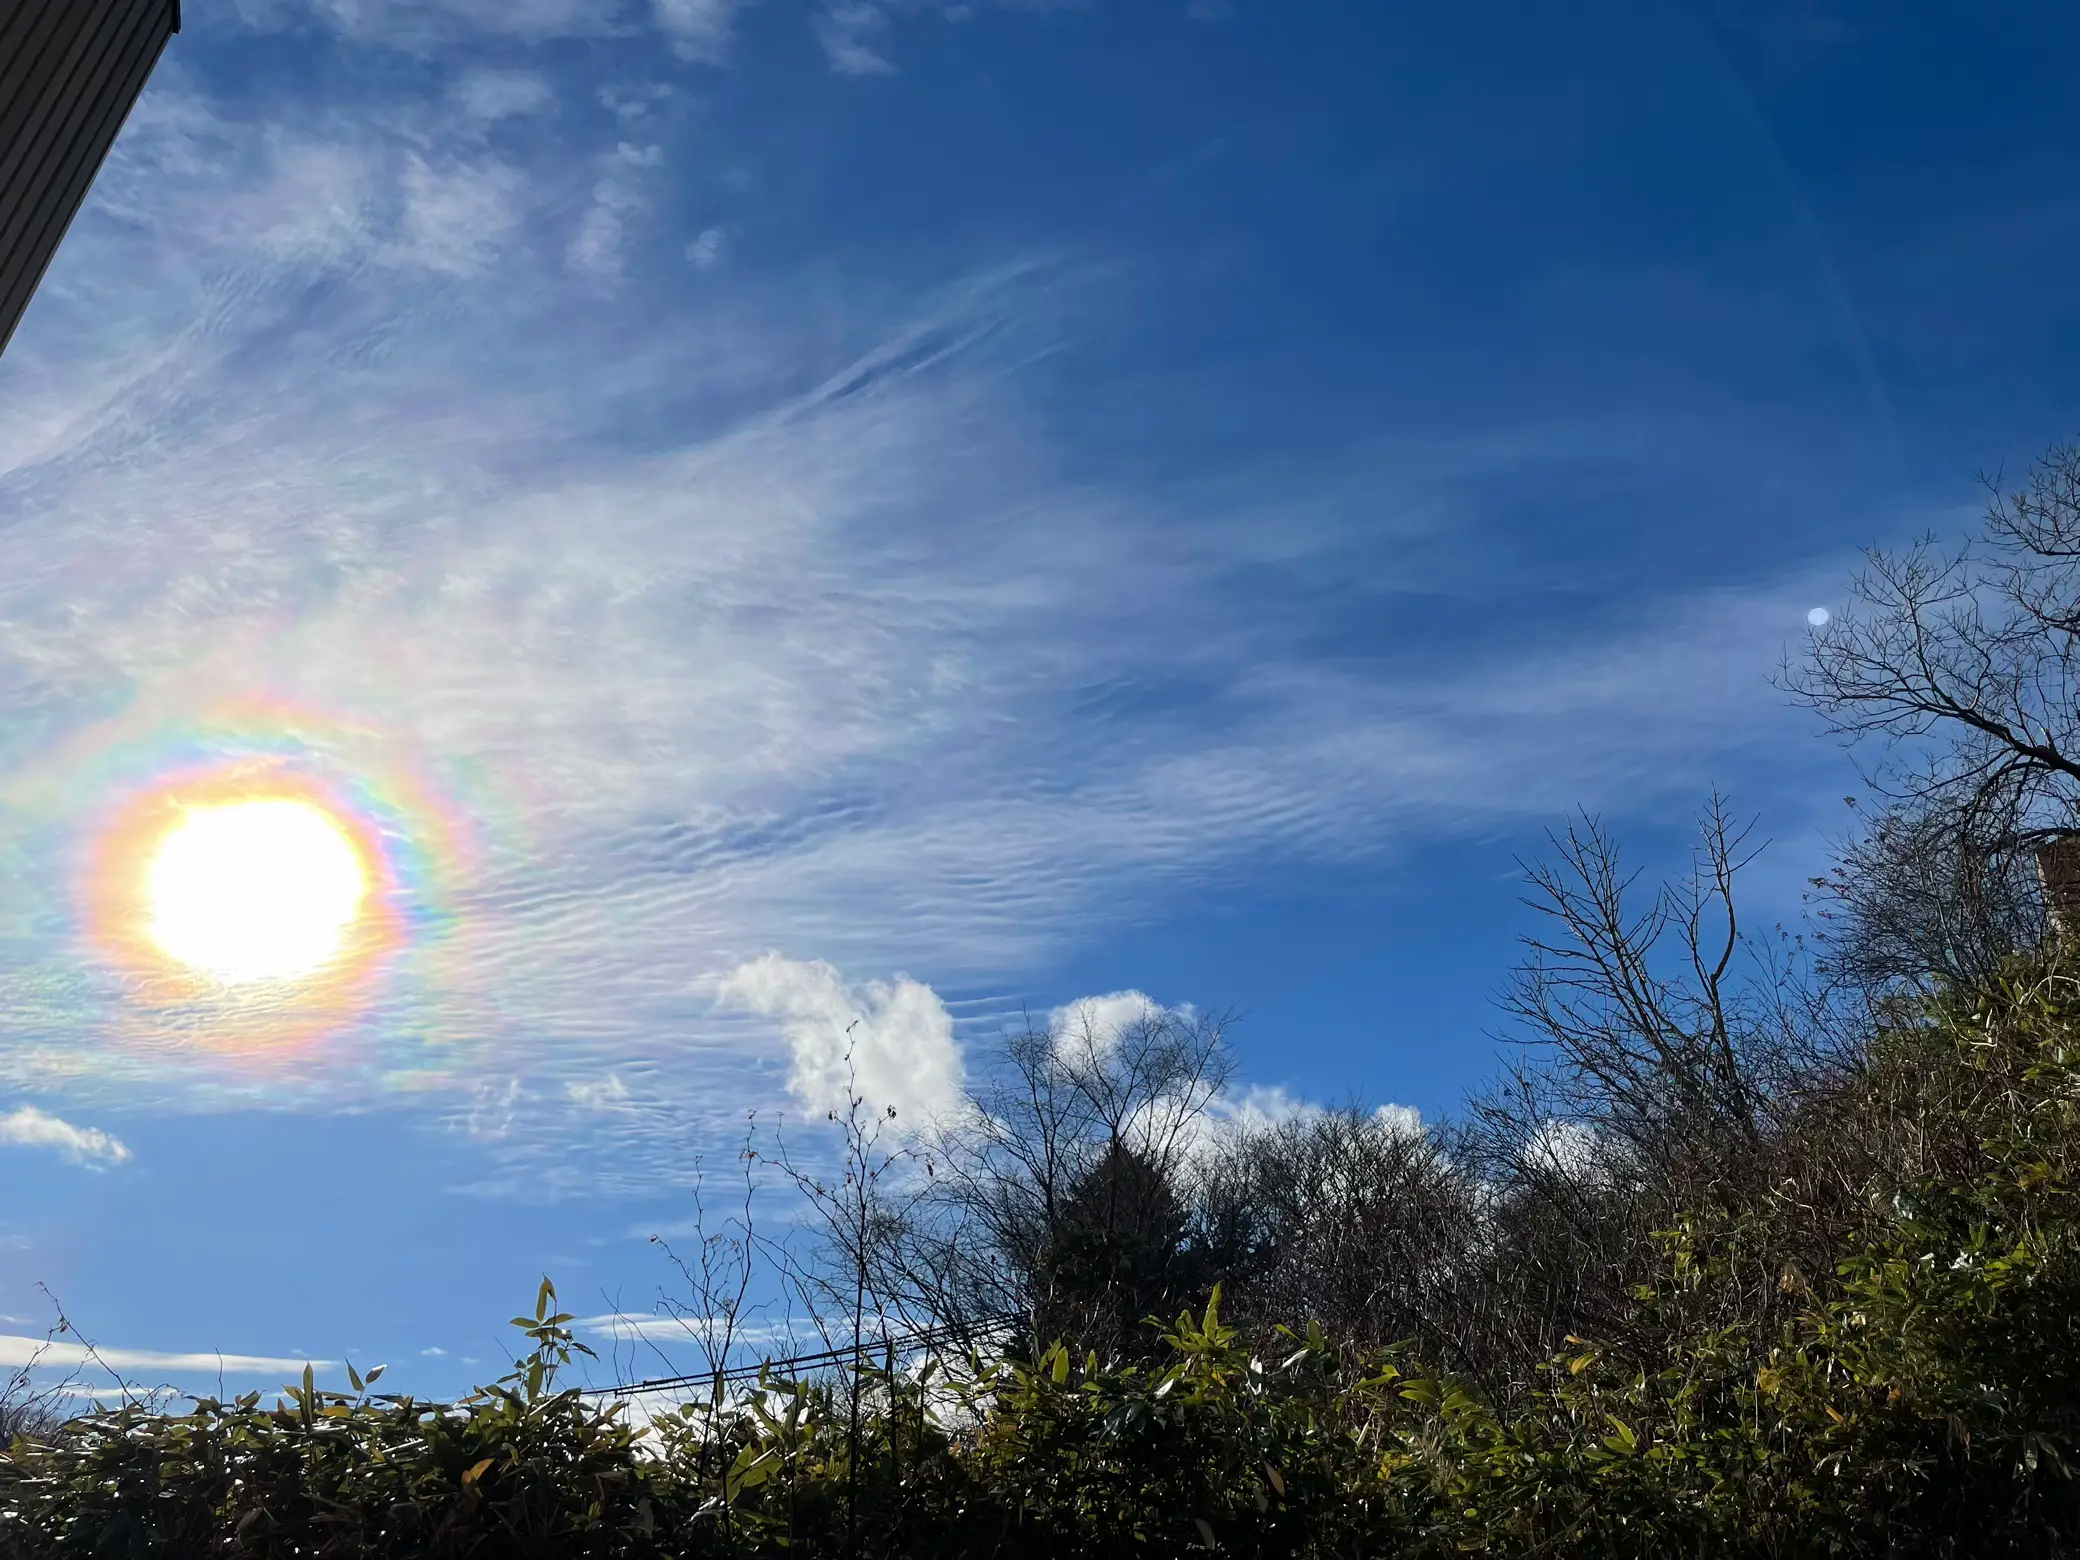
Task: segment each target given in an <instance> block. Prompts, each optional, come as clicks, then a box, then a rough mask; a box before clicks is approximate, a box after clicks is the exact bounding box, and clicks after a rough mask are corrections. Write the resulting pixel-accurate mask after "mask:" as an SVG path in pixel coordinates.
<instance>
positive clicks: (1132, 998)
mask: <svg viewBox="0 0 2080 1560" xmlns="http://www.w3.org/2000/svg"><path fill="white" fill-rule="evenodd" d="M1179 1013H1180V1016H1188V1010H1185V1009H1180V1010H1179ZM1169 1015H1170V1010H1169V1009H1168V1008H1166V1007H1164V1006H1163V1005H1162V1003H1160V1002H1158V1001H1156V1000H1155V998H1153V997H1151V996H1150V995H1149V994H1148V993H1147V992H1145V991H1111V992H1107V993H1106V994H1105V995H1104V996H1102V997H1078V998H1077V999H1076V1000H1075V1001H1074V1002H1065V1003H1063V1004H1062V1005H1061V1006H1060V1007H1058V1008H1056V1009H1055V1010H1054V1011H1053V1012H1052V1013H1050V1014H1048V1015H1047V1032H1048V1034H1050V1035H1052V1036H1053V1037H1054V1043H1055V1046H1056V1048H1057V1050H1060V1049H1062V1048H1065V1047H1076V1048H1078V1049H1081V1050H1086V1051H1089V1052H1091V1053H1093V1054H1103V1053H1104V1052H1106V1051H1110V1050H1111V1049H1112V1048H1113V1047H1114V1046H1116V1045H1118V1044H1119V1042H1120V1040H1121V1038H1122V1037H1123V1036H1125V1035H1127V1034H1129V1033H1131V1032H1132V1031H1133V1030H1134V1029H1135V1028H1137V1027H1139V1026H1141V1025H1144V1024H1149V1025H1153V1024H1160V1023H1162V1022H1163V1021H1164V1020H1165V1019H1166V1018H1168V1017H1169Z"/></svg>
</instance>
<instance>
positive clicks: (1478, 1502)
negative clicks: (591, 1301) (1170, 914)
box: [0, 961, 2080, 1560]
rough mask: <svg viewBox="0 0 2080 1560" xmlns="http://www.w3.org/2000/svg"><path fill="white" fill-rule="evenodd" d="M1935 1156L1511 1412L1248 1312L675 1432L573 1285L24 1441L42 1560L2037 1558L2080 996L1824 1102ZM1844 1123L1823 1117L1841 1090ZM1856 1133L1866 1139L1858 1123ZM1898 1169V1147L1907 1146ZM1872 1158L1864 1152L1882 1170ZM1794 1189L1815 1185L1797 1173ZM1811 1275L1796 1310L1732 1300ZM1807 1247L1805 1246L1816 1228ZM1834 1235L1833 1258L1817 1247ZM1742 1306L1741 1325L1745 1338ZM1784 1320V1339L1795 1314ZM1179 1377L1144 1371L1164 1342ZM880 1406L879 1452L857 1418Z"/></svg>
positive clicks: (2033, 977) (2060, 1470) (1918, 1153)
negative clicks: (469, 1388) (488, 1345)
mask: <svg viewBox="0 0 2080 1560" xmlns="http://www.w3.org/2000/svg"><path fill="white" fill-rule="evenodd" d="M1820 1105H1821V1107H1824V1109H1822V1112H1821V1114H1822V1119H1824V1120H1825V1121H1826V1122H1828V1123H1830V1124H1831V1125H1830V1126H1829V1127H1828V1130H1827V1131H1826V1132H1809V1133H1808V1134H1807V1136H1806V1137H1805V1138H1803V1139H1799V1141H1801V1142H1808V1143H1811V1144H1814V1145H1817V1147H1814V1148H1812V1149H1811V1150H1810V1151H1811V1152H1830V1151H1832V1149H1831V1147H1830V1145H1831V1144H1832V1143H1836V1142H1846V1141H1847V1138H1846V1137H1844V1136H1843V1134H1845V1133H1850V1132H1851V1131H1852V1129H1853V1132H1854V1133H1856V1134H1860V1135H1861V1136H1860V1137H1859V1138H1858V1141H1859V1142H1860V1143H1862V1144H1863V1145H1864V1146H1863V1148H1862V1149H1859V1151H1858V1154H1857V1155H1856V1156H1853V1157H1854V1159H1855V1163H1857V1164H1858V1165H1863V1164H1870V1165H1884V1166H1892V1167H1894V1168H1893V1169H1892V1170H1891V1171H1889V1172H1887V1173H1885V1174H1882V1175H1880V1174H1875V1173H1874V1174H1872V1175H1871V1176H1870V1177H1868V1178H1867V1184H1864V1185H1863V1187H1862V1194H1861V1195H1862V1198H1863V1202H1862V1205H1861V1207H1862V1211H1861V1212H1859V1213H1857V1214H1856V1215H1855V1216H1854V1217H1853V1218H1848V1217H1845V1216H1844V1215H1842V1214H1841V1213H1840V1211H1839V1210H1835V1211H1832V1212H1830V1213H1828V1215H1827V1218H1826V1220H1824V1221H1821V1222H1819V1223H1816V1222H1815V1221H1816V1217H1817V1216H1816V1215H1815V1214H1814V1213H1813V1211H1812V1210H1811V1209H1810V1208H1808V1207H1806V1206H1804V1204H1802V1203H1801V1201H1800V1199H1799V1195H1798V1194H1797V1193H1796V1187H1797V1186H1798V1185H1799V1184H1801V1183H1799V1182H1798V1181H1797V1180H1796V1179H1795V1178H1792V1179H1787V1180H1785V1181H1784V1182H1782V1183H1781V1186H1780V1187H1779V1188H1778V1189H1776V1190H1772V1191H1769V1192H1768V1193H1767V1194H1765V1195H1760V1196H1756V1197H1751V1198H1748V1199H1746V1200H1745V1201H1736V1202H1733V1203H1728V1202H1726V1201H1725V1200H1721V1201H1720V1202H1718V1203H1716V1204H1714V1205H1711V1206H1709V1207H1704V1208H1701V1209H1699V1210H1698V1211H1697V1212H1695V1213H1694V1214H1693V1215H1691V1216H1689V1217H1686V1218H1684V1219H1682V1220H1679V1221H1677V1222H1676V1223H1675V1225H1674V1226H1673V1227H1671V1228H1669V1229H1667V1230H1665V1231H1664V1232H1663V1233H1662V1235H1661V1237H1660V1242H1661V1260H1660V1262H1659V1264H1658V1266H1657V1268H1656V1270H1655V1272H1654V1274H1653V1276H1652V1278H1651V1281H1649V1282H1647V1283H1644V1284H1642V1285H1640V1286H1639V1287H1638V1289H1637V1291H1636V1292H1635V1294H1634V1296H1633V1301H1632V1311H1631V1313H1630V1314H1629V1315H1628V1317H1627V1318H1626V1321H1627V1325H1626V1327H1625V1328H1624V1330H1623V1336H1622V1337H1621V1338H1619V1339H1617V1340H1616V1341H1604V1342H1598V1341H1594V1340H1582V1339H1576V1340H1574V1341H1572V1342H1571V1343H1570V1344H1569V1347H1568V1350H1567V1352H1566V1353H1564V1354H1562V1355H1560V1356H1559V1357H1557V1358H1555V1359H1553V1360H1552V1361H1550V1362H1549V1363H1548V1364H1547V1365H1546V1367H1545V1368H1544V1370H1543V1371H1542V1372H1541V1373H1540V1376H1539V1379H1538V1380H1537V1381H1536V1382H1535V1384H1533V1386H1532V1388H1531V1389H1530V1390H1528V1391H1525V1392H1519V1393H1514V1394H1512V1396H1511V1397H1510V1398H1509V1399H1508V1400H1507V1401H1503V1402H1498V1401H1495V1400H1491V1399H1489V1398H1486V1397H1484V1396H1483V1395H1482V1394H1481V1393H1480V1392H1478V1391H1477V1390H1475V1389H1474V1388H1473V1387H1472V1386H1470V1385H1468V1384H1467V1383H1465V1382H1461V1381H1456V1380H1454V1379H1452V1378H1450V1377H1449V1376H1445V1375H1440V1374H1437V1373H1435V1372H1433V1371H1429V1370H1426V1369H1425V1368H1424V1367H1423V1366H1422V1364H1421V1363H1420V1362H1419V1361H1416V1360H1415V1359H1413V1358H1412V1357H1411V1356H1410V1355H1409V1353H1408V1352H1407V1351H1406V1350H1405V1349H1385V1350H1379V1349H1357V1348H1353V1347H1348V1346H1345V1345H1343V1344H1341V1343H1339V1341H1338V1340H1337V1339H1335V1338H1333V1337H1331V1336H1329V1335H1327V1334H1326V1333H1325V1332H1324V1331H1323V1329H1322V1328H1321V1327H1320V1326H1319V1325H1311V1326H1307V1327H1304V1328H1280V1329H1277V1330H1276V1331H1274V1332H1268V1333H1261V1334H1255V1335H1245V1334H1244V1332H1242V1331H1241V1330H1239V1329H1238V1328H1237V1327H1236V1326H1234V1325H1232V1324H1231V1323H1230V1322H1228V1321H1225V1320H1224V1319H1223V1318H1222V1316H1221V1312H1220V1304H1219V1293H1218V1291H1217V1290H1216V1291H1215V1293H1214V1296H1213V1299H1212V1300H1211V1302H1210V1303H1208V1304H1207V1305H1206V1307H1205V1308H1204V1310H1203V1313H1202V1314H1199V1315H1197V1316H1193V1315H1189V1314H1188V1315H1185V1316H1182V1317H1180V1318H1178V1319H1177V1320H1176V1321H1175V1322H1174V1323H1172V1324H1169V1325H1168V1326H1167V1327H1164V1328H1162V1329H1161V1330H1160V1335H1159V1337H1158V1339H1157V1346H1156V1347H1155V1348H1154V1349H1153V1350H1149V1351H1132V1352H1130V1353H1128V1354H1126V1355H1124V1356H1121V1357H1117V1358H1114V1359H1111V1360H1105V1359H1100V1358H1099V1357H1097V1356H1096V1355H1095V1354H1089V1353H1086V1354H1085V1356H1084V1357H1083V1358H1082V1359H1081V1360H1078V1359H1077V1358H1075V1357H1074V1356H1073V1355H1072V1353H1071V1351H1070V1350H1069V1349H1068V1348H1067V1347H1065V1346H1061V1345H1057V1346H1055V1347H1053V1348H1051V1349H1047V1350H1044V1351H1041V1352H1039V1353H1038V1354H1037V1356H1036V1357H1033V1358H1030V1359H1014V1358H1004V1359H982V1358H975V1357H970V1358H968V1359H966V1360H950V1361H940V1362H933V1363H932V1364H930V1365H928V1366H927V1367H925V1368H924V1369H923V1370H922V1371H920V1372H916V1373H908V1374H905V1373H891V1372H888V1371H886V1370H885V1369H873V1368H865V1367H863V1368H862V1369H861V1370H860V1371H859V1372H857V1374H856V1376H855V1377H854V1378H853V1379H851V1380H849V1381H835V1382H833V1381H821V1382H819V1381H796V1380H786V1379H780V1378H778V1377H772V1376H768V1377H767V1378H765V1379H762V1380H761V1381H760V1382H759V1383H758V1385H757V1387H756V1388H755V1389H754V1390H752V1391H750V1392H749V1393H747V1394H745V1395H744V1397H743V1398H742V1399H741V1400H737V1401H732V1402H730V1403H727V1404H725V1405H723V1406H722V1407H721V1408H720V1409H714V1408H712V1407H711V1406H710V1405H705V1404H694V1405H689V1406H687V1407H685V1408H683V1409H680V1410H677V1411H675V1412H672V1413H667V1414H664V1415H661V1416H658V1417H657V1418H655V1419H654V1420H653V1421H652V1422H651V1423H650V1424H649V1425H648V1426H647V1427H646V1428H644V1429H643V1430H641V1431H640V1432H639V1431H638V1430H637V1429H636V1428H635V1427H633V1426H631V1425H630V1424H629V1423H628V1422H627V1421H626V1419H625V1417H624V1416H623V1415H622V1414H621V1413H619V1412H618V1411H616V1410H615V1409H612V1408H604V1407H601V1406H600V1405H599V1404H597V1403H596V1402H595V1401H594V1400H592V1399H590V1398H588V1397H586V1396H584V1395H582V1394H580V1393H579V1392H577V1391H576V1390H573V1389H570V1388H567V1387H564V1386H562V1385H560V1378H561V1374H562V1372H563V1371H564V1369H565V1367H567V1366H568V1365H569V1364H570V1362H571V1360H572V1358H573V1355H574V1354H575V1353H576V1352H577V1351H579V1350H580V1349H581V1348H582V1345H580V1344H578V1343H577V1342H576V1340H575V1339H574V1338H573V1337H572V1335H571V1333H570V1332H569V1330H568V1324H569V1322H570V1320H571V1318H570V1317H569V1316H568V1315H567V1314H564V1313H561V1312H558V1311H556V1309H555V1295H554V1291H553V1289H552V1288H551V1287H550V1286H549V1285H548V1284H547V1283H546V1282H545V1283H544V1285H543V1287H542V1290H541V1293H540V1294H539V1296H538V1297H537V1303H536V1306H535V1310H534V1313H533V1314H532V1315H531V1316H523V1317H518V1318H516V1319H515V1322H516V1325H518V1326H519V1327H520V1328H521V1329H522V1331H523V1333H524V1335H525V1336H526V1338H527V1340H528V1345H529V1347H528V1350H527V1352H526V1353H525V1354H524V1355H523V1356H522V1357H521V1358H520V1359H519V1360H518V1361H517V1362H516V1364H515V1368H514V1370H513V1372H512V1373H510V1374H509V1375H508V1376H506V1377H505V1378H504V1379H503V1380H501V1381H500V1382H498V1383H496V1384H494V1385H493V1386H490V1387H488V1388H485V1389H483V1390H482V1391H480V1392H478V1393H476V1394H474V1395H473V1396H471V1397H470V1398H468V1399H466V1400H464V1401H463V1402H460V1403H456V1404H432V1403H424V1402H419V1401H415V1400H413V1399H411V1398H408V1397H400V1396H390V1395H383V1394H378V1393H375V1392H373V1391H372V1390H370V1389H371V1388H372V1386H373V1382H372V1381H371V1380H367V1379H364V1378H361V1377H360V1376H358V1375H357V1376H354V1377H353V1378H352V1380H351V1383H350V1384H351V1386H352V1388H353V1391H352V1392H351V1393H347V1394H342V1393H332V1392H322V1391H319V1390H318V1389H317V1388H316V1386H315V1385H314V1383H313V1381H312V1380H311V1378H310V1376H309V1375H308V1374H306V1376H305V1378H304V1380H303V1381H302V1382H301V1383H300V1384H298V1385H295V1386H292V1387H290V1388H288V1389H287V1390H286V1395H285V1396H284V1398H283V1399H282V1401H281V1402H280V1403H279V1404H278V1405H277V1406H276V1407H273V1408H262V1407H261V1406H260V1403H259V1401H258V1399H257V1397H252V1396H248V1397H244V1398H241V1399H239V1400H237V1401H235V1402H231V1403H219V1402H214V1401H202V1402H199V1403H197V1404H196V1405H195V1407H194V1408H193V1410H192V1411H191V1412H188V1413H184V1414H162V1413H155V1412H151V1411H148V1410H146V1409H142V1408H137V1407H128V1408H122V1409H118V1410H114V1411H108V1412H97V1413H94V1414H90V1415H87V1416H85V1417H82V1418H80V1419H77V1420H74V1421H72V1422H71V1423H69V1424H67V1425H65V1426H64V1427H63V1428H62V1429H60V1430H59V1431H57V1432H55V1433H47V1434H43V1435H41V1436H40V1437H39V1438H37V1439H33V1440H32V1439H27V1438H23V1439H18V1440H16V1441H15V1443H14V1444H13V1445H12V1446H11V1447H10V1448H9V1449H8V1450H7V1451H6V1452H5V1454H4V1455H0V1548H4V1551H5V1553H6V1554H7V1555H8V1556H9V1557H10V1560H14V1557H20V1560H61V1557H62V1560H72V1557H80V1560H84V1557H88V1556H94V1557H104V1556H147V1555H149V1556H155V1557H156V1556H169V1557H187V1556H195V1557H201V1556H251V1557H265V1560H278V1557H279V1560H286V1557H290V1556H296V1557H320V1556H325V1557H341V1560H346V1557H354V1560H360V1557H369V1560H375V1557H384V1560H388V1557H397V1560H403V1557H407V1556H410V1557H413V1560H420V1557H447V1556H498V1557H504V1556H512V1557H534V1556H541V1557H544V1560H547V1557H551V1556H554V1557H559V1560H561V1557H583V1556H608V1555H612V1556H629V1557H648V1556H709V1555H712V1556H730V1557H735V1556H746V1557H748V1556H779V1555H803V1556H820V1555H829V1556H838V1555H846V1556H851V1555H918V1556H923V1555H931V1556H943V1557H965V1556H974V1557H981V1556H1006V1557H1010V1556H1042V1555H1071V1554H1074V1555H1128V1554H1147V1555H1186V1554H1192V1553H1200V1552H1208V1553H1217V1554H1229V1555H1236V1556H1260V1557H1274V1556H1293V1557H1300V1556H1321V1557H1328V1556H1412V1557H1444V1556H1459V1555H1468V1554H1483V1555H1493V1556H1527V1557H1528V1556H1534V1555H1539V1556H1547V1555H1561V1556H1566V1555H1581V1556H1637V1557H1642V1560H1644V1557H1647V1556H1655V1557H1660V1556H1683V1555H1692V1556H1755V1557H1764V1556H1792V1555H1900V1556H1905V1555H1915V1556H1920V1555H1957V1556H1964V1555H1986V1556H1992V1555H2004V1556H2036V1555H2054V1554H2059V1553H2067V1552H2072V1551H2073V1550H2074V1549H2075V1548H2076V1547H2080V1503H2076V1499H2075V1490H2076V1485H2075V1472H2076V1467H2080V1218H2076V1207H2075V1170H2076V1164H2080V1159H2076V1154H2075V1149H2076V1145H2080V981H2076V980H2074V979H2073V978H2072V977H2071V976H2069V975H2066V974H2064V973H2062V972H2061V971H2060V970H2059V969H2057V968H2056V967H2055V966H2054V965H2051V964H2047V963H2044V962H2041V961H2040V962H2037V963H2033V964H2029V965H2023V966H2017V967H2016V968H2015V969H2014V970H2013V971H2012V972H2011V973H2010V974H2009V976H2008V977H2006V978H2005V979H2004V980H2003V981H2002V982H2000V983H1999V984H1998V985H1997V986H1995V987H1994V988H1993V989H1992V990H1991V991H1989V992H1987V993H1985V994H1983V995H1980V996H1977V997H1969V998H1968V997H1964V996H1953V997H1948V998H1943V999H1940V1000H1938V1001H1936V1002H1934V1003H1933V1004H1931V1005H1930V1006H1929V1008H1928V1009H1927V1010H1926V1012H1925V1014H1924V1015H1923V1016H1922V1017H1921V1018H1920V1019H1918V1020H1917V1021H1916V1022H1914V1023H1912V1024H1910V1025H1906V1026H1904V1027H1901V1028H1899V1029H1897V1030H1895V1031H1893V1032H1891V1033H1888V1034H1886V1035H1884V1036H1882V1037H1880V1038H1879V1039H1878V1040H1877V1041H1876V1042H1875V1043H1874V1044H1873V1045H1872V1047H1871V1048H1870V1051H1869V1054H1868V1057H1867V1059H1866V1062H1865V1065H1864V1066H1862V1067H1861V1068H1860V1069H1859V1070H1857V1071H1856V1072H1855V1073H1854V1074H1853V1075H1850V1076H1846V1077H1844V1078H1843V1079H1841V1080H1839V1081H1838V1083H1837V1085H1836V1086H1835V1090H1834V1093H1833V1094H1832V1096H1830V1098H1828V1099H1827V1100H1825V1101H1823V1102H1820ZM1816 1108H1820V1107H1816ZM1830 1134H1831V1135H1832V1136H1830ZM1873 1145H1875V1146H1873ZM1844 1152H1846V1151H1844ZM1784 1188H1791V1189H1792V1190H1785V1189H1784ZM1822 1227H1824V1228H1826V1229H1828V1230H1832V1231H1834V1232H1835V1233H1834V1234H1833V1235H1831V1236H1830V1237H1829V1238H1830V1239H1831V1240H1832V1241H1833V1242H1834V1255H1835V1262H1834V1265H1833V1268H1832V1270H1831V1271H1821V1272H1817V1273H1812V1272H1807V1271H1805V1270H1803V1269H1802V1268H1800V1267H1798V1266H1796V1265H1794V1264H1790V1263H1785V1264H1784V1265H1783V1266H1782V1269H1781V1271H1780V1272H1778V1273H1777V1275H1776V1277H1775V1279H1774V1281H1773V1286H1772V1289H1773V1295H1774V1298H1773V1300H1772V1304H1771V1305H1770V1306H1769V1307H1766V1308H1762V1309H1757V1308H1756V1307H1755V1306H1753V1305H1751V1304H1748V1303H1746V1302H1743V1303H1741V1304H1733V1303H1731V1302H1730V1301H1729V1300H1728V1298H1727V1296H1728V1295H1729V1294H1730V1293H1732V1292H1734V1291H1736V1290H1740V1291H1741V1292H1743V1293H1745V1292H1746V1291H1745V1290H1743V1289H1742V1286H1750V1285H1752V1283H1753V1281H1754V1275H1755V1274H1756V1273H1757V1271H1758V1270H1761V1269H1763V1268H1765V1267H1767V1266H1768V1265H1769V1264H1774V1263H1778V1262H1779V1261H1780V1260H1781V1253H1783V1252H1784V1251H1787V1250H1809V1249H1812V1247H1813V1240H1814V1237H1813V1234H1812V1231H1813V1230H1814V1229H1816V1228H1822ZM1787 1232H1788V1233H1787ZM1794 1237H1795V1238H1794ZM1728 1317H1732V1318H1734V1320H1733V1321H1731V1322H1729V1321H1727V1320H1726V1319H1727V1318H1728ZM1758 1317H1762V1318H1765V1319H1764V1320H1757V1318H1758ZM1135 1353H1138V1354H1140V1356H1141V1357H1140V1358H1135V1357H1134V1354H1135ZM847 1392H857V1393H860V1394H862V1395H863V1397H862V1401H863V1403H864V1405H865V1412H864V1413H863V1416H862V1423H861V1430H860V1432H859V1434H858V1435H857V1436H856V1437H855V1436H854V1435H852V1434H851V1433H850V1420H851V1415H850V1413H849V1412H846V1411H841V1409H843V1408H844V1406H845V1405H846V1404H848V1403H849V1402H850V1401H851V1400H850V1399H848V1398H847V1397H846V1396H845V1394H846V1393H847Z"/></svg>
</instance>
